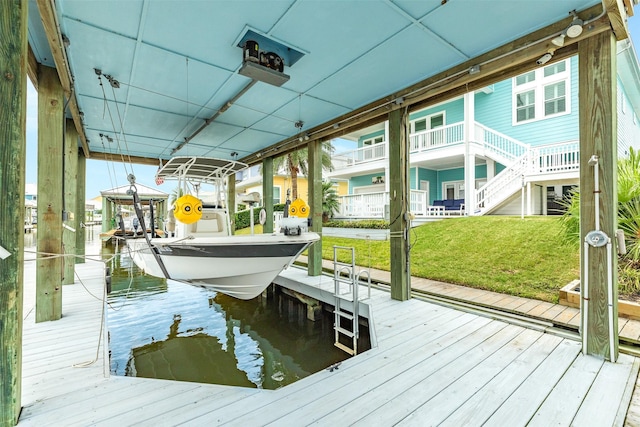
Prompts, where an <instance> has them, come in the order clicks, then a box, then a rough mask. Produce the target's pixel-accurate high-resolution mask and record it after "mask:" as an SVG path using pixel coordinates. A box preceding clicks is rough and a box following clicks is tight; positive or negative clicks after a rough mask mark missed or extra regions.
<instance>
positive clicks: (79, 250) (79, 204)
mask: <svg viewBox="0 0 640 427" xmlns="http://www.w3.org/2000/svg"><path fill="white" fill-rule="evenodd" d="M86 180H87V158H86V157H85V156H84V154H83V153H82V150H80V151H78V179H77V182H76V221H75V225H76V254H78V255H79V256H78V257H76V264H82V263H84V258H83V257H82V256H83V255H84V254H85V249H84V245H85V243H84V242H85V239H86V228H85V227H84V226H83V224H84V223H85V222H86V211H85V205H86V203H87V201H86V196H85V193H86V185H87V184H86ZM92 220H93V218H92Z"/></svg>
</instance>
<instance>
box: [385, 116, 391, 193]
mask: <svg viewBox="0 0 640 427" xmlns="http://www.w3.org/2000/svg"><path fill="white" fill-rule="evenodd" d="M384 141H385V142H386V144H387V156H386V157H387V158H388V157H389V153H388V151H389V120H385V122H384ZM390 182H391V179H390V178H389V164H388V163H387V164H386V165H384V191H385V192H386V193H387V194H389V185H390ZM385 203H386V201H385Z"/></svg>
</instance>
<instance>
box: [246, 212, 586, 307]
mask: <svg viewBox="0 0 640 427" xmlns="http://www.w3.org/2000/svg"><path fill="white" fill-rule="evenodd" d="M241 232H243V233H244V232H246V233H248V232H249V231H248V229H245V230H241ZM260 232H262V229H261V228H260V229H259V231H258V228H257V227H256V233H260ZM560 232H561V229H560V222H559V220H558V219H557V218H553V217H528V218H525V219H524V220H523V219H520V218H515V217H499V216H486V217H466V218H459V219H455V220H445V221H438V222H432V223H428V224H425V225H422V226H420V227H416V228H414V229H412V230H411V245H412V247H411V275H412V276H417V277H424V278H428V279H433V280H440V281H443V282H448V283H454V284H459V285H465V286H469V287H473V288H478V289H486V290H491V291H494V292H500V293H504V294H509V295H516V296H521V297H526V298H534V299H538V300H542V301H548V302H552V303H557V302H558V291H559V290H560V288H562V287H563V286H565V285H566V284H567V283H569V282H570V281H572V280H574V279H577V278H578V276H579V268H580V256H579V249H578V247H577V246H572V245H567V244H565V243H562V239H561V238H560ZM322 240H323V245H322V257H323V258H324V259H333V246H334V245H337V246H347V247H354V248H355V250H356V263H357V264H358V265H361V266H364V267H372V268H376V269H380V270H387V271H388V270H389V264H390V255H389V252H390V251H389V242H388V241H375V240H371V241H367V240H359V239H346V238H339V237H333V236H324V237H323V238H322ZM342 261H350V260H347V259H342Z"/></svg>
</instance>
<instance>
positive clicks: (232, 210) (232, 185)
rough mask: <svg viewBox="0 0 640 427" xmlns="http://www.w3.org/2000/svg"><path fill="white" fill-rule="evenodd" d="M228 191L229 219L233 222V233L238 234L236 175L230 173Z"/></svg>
mask: <svg viewBox="0 0 640 427" xmlns="http://www.w3.org/2000/svg"><path fill="white" fill-rule="evenodd" d="M227 185H228V191H227V197H228V198H229V200H227V211H228V212H229V219H230V222H231V230H230V232H231V234H236V175H235V174H233V175H229V181H228V183H227Z"/></svg>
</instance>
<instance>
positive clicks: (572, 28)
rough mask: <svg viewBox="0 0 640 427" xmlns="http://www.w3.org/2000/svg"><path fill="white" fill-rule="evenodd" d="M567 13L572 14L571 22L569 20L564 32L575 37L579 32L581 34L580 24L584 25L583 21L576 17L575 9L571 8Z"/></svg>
mask: <svg viewBox="0 0 640 427" xmlns="http://www.w3.org/2000/svg"><path fill="white" fill-rule="evenodd" d="M569 13H570V14H572V15H573V22H571V24H570V25H569V27H568V28H567V29H566V30H565V32H566V33H567V35H568V36H569V37H571V38H576V37H578V36H579V35H580V34H582V26H583V25H584V21H583V20H582V19H580V18H579V17H578V14H577V13H576V11H575V10H572V11H571V12H569Z"/></svg>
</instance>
